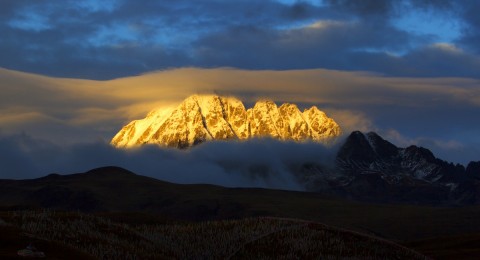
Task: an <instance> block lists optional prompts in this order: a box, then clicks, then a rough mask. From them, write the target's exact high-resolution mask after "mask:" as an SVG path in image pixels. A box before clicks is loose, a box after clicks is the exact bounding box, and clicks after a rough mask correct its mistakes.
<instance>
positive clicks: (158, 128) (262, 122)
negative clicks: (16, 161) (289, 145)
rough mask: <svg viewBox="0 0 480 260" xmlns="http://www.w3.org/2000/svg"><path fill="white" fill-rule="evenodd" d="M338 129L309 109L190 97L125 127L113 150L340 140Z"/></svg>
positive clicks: (290, 105)
mask: <svg viewBox="0 0 480 260" xmlns="http://www.w3.org/2000/svg"><path fill="white" fill-rule="evenodd" d="M340 133H341V130H340V127H339V126H338V124H337V123H336V122H335V121H334V120H333V119H332V118H329V117H328V116H327V115H326V114H325V113H324V112H322V111H320V110H319V109H318V108H317V107H316V106H313V107H311V108H309V109H306V110H305V111H303V112H301V111H300V110H299V109H298V107H297V105H295V104H290V103H284V104H282V105H281V106H280V107H278V106H277V105H276V104H275V102H273V101H272V100H268V99H262V100H259V101H257V102H256V103H255V105H254V106H253V107H252V108H248V109H246V108H245V106H244V104H243V103H242V101H240V100H239V99H237V98H235V97H224V96H218V95H192V96H190V97H188V98H186V99H185V100H184V101H183V102H182V103H181V104H180V105H178V106H177V107H176V108H174V109H155V110H153V111H151V112H150V113H148V115H147V117H146V118H144V119H141V120H134V121H132V122H130V123H129V124H127V125H126V126H124V127H123V128H122V129H121V130H120V131H119V132H118V133H117V134H116V135H115V137H114V138H113V139H112V141H111V144H112V145H114V146H116V147H134V146H139V145H142V144H158V145H162V146H170V147H179V148H185V147H190V146H193V145H195V144H199V143H202V142H205V141H208V140H227V139H236V140H244V139H248V138H252V137H270V138H276V139H280V140H293V141H306V140H312V141H317V142H324V141H327V140H329V139H331V138H333V137H337V136H339V135H340Z"/></svg>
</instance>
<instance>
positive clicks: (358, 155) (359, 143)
mask: <svg viewBox="0 0 480 260" xmlns="http://www.w3.org/2000/svg"><path fill="white" fill-rule="evenodd" d="M375 157H376V156H375V151H374V149H373V148H372V146H371V145H370V142H369V141H368V140H367V137H366V136H365V135H364V134H363V133H362V132H360V131H354V132H352V133H351V134H350V135H349V136H348V137H347V139H346V140H345V143H344V144H343V145H342V146H341V147H340V150H339V152H338V154H337V160H342V161H362V162H365V163H371V162H373V161H374V160H375Z"/></svg>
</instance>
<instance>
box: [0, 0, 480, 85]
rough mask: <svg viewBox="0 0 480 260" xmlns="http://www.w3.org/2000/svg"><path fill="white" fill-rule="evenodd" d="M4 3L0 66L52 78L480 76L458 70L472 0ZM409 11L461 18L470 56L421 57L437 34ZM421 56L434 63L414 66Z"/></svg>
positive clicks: (471, 39) (470, 27)
mask: <svg viewBox="0 0 480 260" xmlns="http://www.w3.org/2000/svg"><path fill="white" fill-rule="evenodd" d="M0 7H1V8H0V32H1V35H2V37H1V38H0V50H1V51H2V54H1V55H2V57H1V59H0V66H1V67H5V68H10V69H16V70H22V71H29V72H35V73H42V74H47V75H54V76H62V77H80V78H94V79H109V78H115V77H121V76H128V75H136V74H139V73H142V72H148V71H152V70H158V69H166V68H172V67H184V66H199V67H217V66H228V67H239V68H245V69H258V68H261V69H300V68H327V69H343V70H371V71H375V72H380V73H385V74H387V75H407V76H416V75H420V76H465V75H467V76H469V77H478V75H480V69H478V68H470V69H469V70H468V73H466V72H464V71H462V69H463V68H465V67H468V66H470V65H471V64H472V62H469V61H468V60H478V52H477V51H478V47H477V46H479V45H480V44H478V42H479V39H480V36H479V33H478V32H479V31H480V30H479V26H480V21H479V18H478V15H476V14H477V13H478V11H479V10H480V6H479V4H478V3H475V1H462V2H461V3H460V2H455V1H447V0H440V1H387V0H384V1H373V0H372V1H370V0H369V1H352V0H328V1H324V4H323V5H320V6H318V5H313V4H311V3H310V2H304V1H298V2H295V3H293V4H290V5H288V4H282V3H280V2H276V1H273V0H272V1H253V0H248V1H201V2H199V1H186V0H182V1H169V2H164V1H152V0H148V1H141V2H138V1H131V0H129V1H120V0H110V1H100V2H99V1H81V2H79V1H56V2H51V1H49V2H47V1H33V0H23V1H11V0H7V1H2V2H1V3H0ZM412 10H429V11H431V12H436V13H435V15H437V13H438V16H441V17H445V19H450V18H452V19H454V20H459V21H461V22H462V24H464V30H462V33H463V34H462V35H461V37H460V38H459V39H458V41H457V42H458V44H460V46H459V48H460V47H465V48H467V49H466V50H465V54H464V56H469V58H467V57H465V58H462V59H459V58H458V57H453V56H451V55H443V57H444V63H447V64H452V65H451V67H449V68H447V69H444V68H442V67H439V66H437V63H435V61H434V60H432V59H431V57H426V56H423V55H428V53H426V52H425V49H426V48H428V46H430V45H432V44H435V43H436V42H435V41H434V40H432V39H430V38H431V37H430V36H428V35H418V34H414V33H411V32H408V31H406V30H404V29H402V28H399V27H398V26H395V25H394V23H393V22H392V21H393V20H392V19H394V18H398V17H401V16H402V15H403V14H407V13H409V12H411V11H412ZM379 19H381V20H379ZM315 26H316V27H315ZM429 37H430V38H429ZM452 44H453V43H452ZM468 51H472V53H469V52H468ZM390 53H394V54H395V55H396V56H398V58H396V59H394V58H391V57H390V56H388V55H389V54H390ZM475 53H477V54H475ZM359 57H361V59H359ZM425 57H426V59H424V58H425ZM418 60H421V61H430V60H431V62H430V63H428V62H423V66H425V67H426V68H425V69H423V70H412V69H411V68H412V67H415V65H416V63H415V62H416V61H418ZM464 61H467V63H462V62H464ZM473 63H475V62H473ZM389 68H395V69H389ZM452 68H453V69H452ZM423 71H427V73H425V74H423V73H422V72H423Z"/></svg>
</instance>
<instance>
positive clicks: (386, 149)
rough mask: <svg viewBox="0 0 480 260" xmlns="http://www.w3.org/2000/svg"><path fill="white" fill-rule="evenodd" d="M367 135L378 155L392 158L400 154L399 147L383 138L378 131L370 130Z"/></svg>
mask: <svg viewBox="0 0 480 260" xmlns="http://www.w3.org/2000/svg"><path fill="white" fill-rule="evenodd" d="M366 136H367V139H368V141H369V142H370V145H371V146H372V148H373V150H374V151H375V153H376V154H377V156H379V157H382V158H391V157H393V156H396V155H397V154H398V150H399V149H398V147H396V146H395V145H393V144H392V143H390V142H389V141H387V140H385V139H383V138H382V137H381V136H379V135H378V134H377V133H375V132H369V133H367V135H366Z"/></svg>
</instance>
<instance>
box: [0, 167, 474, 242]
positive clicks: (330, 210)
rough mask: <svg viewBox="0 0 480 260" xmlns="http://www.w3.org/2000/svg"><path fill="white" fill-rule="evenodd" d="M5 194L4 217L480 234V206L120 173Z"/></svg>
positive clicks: (28, 185) (97, 173) (95, 173)
mask: <svg viewBox="0 0 480 260" xmlns="http://www.w3.org/2000/svg"><path fill="white" fill-rule="evenodd" d="M0 190H1V191H2V192H0V209H3V210H14V209H26V208H28V209H31V208H51V209H57V210H73V211H77V210H81V211H83V212H143V213H149V214H154V215H156V216H159V217H162V218H172V219H175V220H217V219H232V218H243V217H253V216H277V217H288V218H297V219H305V220H312V221H318V222H322V223H325V224H328V225H333V226H340V227H343V228H347V229H353V230H358V231H361V232H366V233H370V234H371V233H373V234H376V235H377V236H381V237H385V238H390V239H421V238H427V237H433V236H438V235H454V234H462V233H465V232H480V207H478V206H473V207H454V208H448V207H429V206H422V207H420V206H408V205H394V204H391V205H388V204H369V203H364V202H355V201H348V200H343V199H336V198H334V197H331V196H325V195H322V194H320V193H311V192H294V191H281V190H266V189H244V188H242V189H238V188H223V187H218V186H213V185H180V184H173V183H167V182H163V181H160V180H156V179H152V178H148V177H144V176H139V175H135V174H133V173H131V172H129V171H127V170H124V169H121V168H117V167H105V168H99V169H95V170H91V171H89V172H86V173H79V174H72V175H55V174H54V175H48V176H46V177H43V178H39V179H32V180H16V181H14V180H0ZM123 215H124V214H123ZM425 220H428V221H425ZM392 223H395V225H392Z"/></svg>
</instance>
